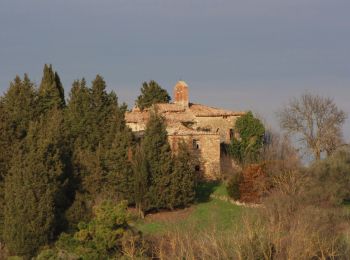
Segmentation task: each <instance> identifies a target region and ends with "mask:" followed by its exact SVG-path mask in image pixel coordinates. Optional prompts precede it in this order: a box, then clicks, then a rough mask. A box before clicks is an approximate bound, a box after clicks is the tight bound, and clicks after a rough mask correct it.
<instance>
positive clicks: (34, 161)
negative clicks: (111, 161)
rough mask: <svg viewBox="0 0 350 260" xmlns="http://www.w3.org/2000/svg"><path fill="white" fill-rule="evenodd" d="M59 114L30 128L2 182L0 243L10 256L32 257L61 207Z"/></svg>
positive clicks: (62, 163)
mask: <svg viewBox="0 0 350 260" xmlns="http://www.w3.org/2000/svg"><path fill="white" fill-rule="evenodd" d="M62 118H63V117H62V115H61V112H59V111H57V110H53V111H51V112H50V113H49V114H48V120H44V119H43V118H42V119H41V120H39V121H38V122H34V123H32V124H31V125H30V127H29V131H28V136H27V137H26V140H25V143H24V144H23V147H21V148H20V149H19V150H18V152H17V156H16V157H14V158H13V159H12V162H11V167H10V170H9V174H8V175H7V176H6V179H5V201H6V206H5V220H4V222H5V228H4V240H5V243H6V246H7V247H8V248H9V249H10V251H11V252H12V253H15V254H17V255H23V256H32V255H33V254H34V253H35V251H36V250H37V249H38V248H39V247H40V246H42V245H45V244H47V243H49V242H50V241H51V240H52V239H53V238H54V235H55V232H56V228H57V226H58V224H59V223H58V216H59V214H60V207H61V205H62V204H64V203H65V201H66V200H65V198H64V196H63V194H64V191H63V187H64V184H65V183H66V179H65V176H66V175H65V170H66V169H65V167H66V160H65V156H66V152H65V151H64V147H65V145H64V136H63V135H62V133H63V132H64V131H63V130H62V126H63V122H62Z"/></svg>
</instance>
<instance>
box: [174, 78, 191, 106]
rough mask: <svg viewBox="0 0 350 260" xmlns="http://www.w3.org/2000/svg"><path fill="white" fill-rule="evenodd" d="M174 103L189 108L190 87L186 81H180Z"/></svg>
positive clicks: (176, 86) (175, 88) (175, 90)
mask: <svg viewBox="0 0 350 260" xmlns="http://www.w3.org/2000/svg"><path fill="white" fill-rule="evenodd" d="M174 103H175V104H179V105H182V106H184V107H188V106H189V94H188V85H187V84H186V82H185V81H178V82H177V83H176V85H175V87H174Z"/></svg>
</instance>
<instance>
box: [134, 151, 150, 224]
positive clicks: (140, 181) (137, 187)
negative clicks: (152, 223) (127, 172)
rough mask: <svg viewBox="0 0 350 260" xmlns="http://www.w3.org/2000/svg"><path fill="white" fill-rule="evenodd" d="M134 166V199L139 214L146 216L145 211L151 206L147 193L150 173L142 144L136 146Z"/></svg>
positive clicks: (142, 216)
mask: <svg viewBox="0 0 350 260" xmlns="http://www.w3.org/2000/svg"><path fill="white" fill-rule="evenodd" d="M132 167H133V173H134V201H135V205H136V209H137V211H138V214H139V216H140V217H141V218H144V216H145V211H146V209H147V208H148V207H149V205H148V204H149V203H148V198H147V195H148V194H147V193H148V188H149V185H150V174H149V171H148V166H147V161H146V158H145V154H144V152H143V150H142V147H141V146H140V145H139V146H137V147H136V151H135V154H134V158H133V161H132Z"/></svg>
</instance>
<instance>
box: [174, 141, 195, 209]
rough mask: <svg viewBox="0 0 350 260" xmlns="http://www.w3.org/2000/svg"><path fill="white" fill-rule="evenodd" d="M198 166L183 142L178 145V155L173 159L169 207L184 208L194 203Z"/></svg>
mask: <svg viewBox="0 0 350 260" xmlns="http://www.w3.org/2000/svg"><path fill="white" fill-rule="evenodd" d="M197 164H198V162H197V159H196V157H195V156H194V155H193V154H192V152H191V150H190V149H189V147H188V144H186V143H185V142H181V143H179V148H178V153H177V155H176V157H175V158H174V170H173V174H172V175H171V188H170V206H171V207H172V208H175V207H186V206H188V205H190V204H191V203H193V202H194V199H195V195H196V192H195V190H196V183H197V172H196V170H195V166H196V165H197Z"/></svg>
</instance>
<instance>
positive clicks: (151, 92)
mask: <svg viewBox="0 0 350 260" xmlns="http://www.w3.org/2000/svg"><path fill="white" fill-rule="evenodd" d="M169 101H170V96H169V94H168V92H167V91H166V90H165V89H163V88H162V87H161V86H159V85H158V83H157V82H155V81H154V80H151V81H150V82H148V83H147V82H144V83H143V84H142V88H141V95H140V96H138V98H137V100H136V105H137V106H138V107H139V108H140V109H141V110H143V109H144V108H148V107H150V106H152V105H153V104H156V103H169Z"/></svg>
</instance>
